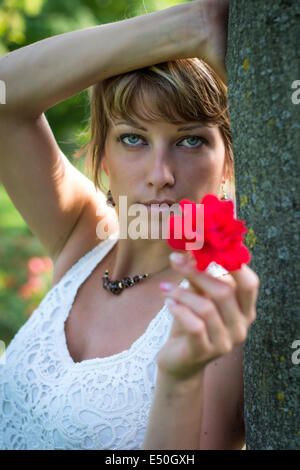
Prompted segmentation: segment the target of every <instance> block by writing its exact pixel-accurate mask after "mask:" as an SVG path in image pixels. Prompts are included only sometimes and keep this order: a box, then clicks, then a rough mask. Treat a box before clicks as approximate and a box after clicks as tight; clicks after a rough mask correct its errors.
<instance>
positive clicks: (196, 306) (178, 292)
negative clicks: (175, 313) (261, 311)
mask: <svg viewBox="0 0 300 470" xmlns="http://www.w3.org/2000/svg"><path fill="white" fill-rule="evenodd" d="M168 296H169V297H170V298H172V299H174V300H176V301H179V302H181V303H182V304H184V305H187V306H188V307H189V308H190V309H191V310H193V311H194V312H195V313H196V314H198V315H201V313H202V312H205V311H207V310H210V309H212V301H211V300H209V299H207V298H205V297H202V296H201V295H199V294H196V293H194V292H191V291H190V290H189V289H184V288H181V287H177V288H176V289H174V290H171V291H170V292H168ZM215 303H216V305H217V307H218V310H219V312H220V319H221V321H222V322H223V324H224V326H226V327H228V328H229V329H230V330H231V331H234V329H235V327H236V325H237V323H238V321H239V317H240V315H241V312H240V307H239V305H238V302H237V300H236V298H235V297H234V296H233V295H229V296H227V297H225V296H224V297H223V298H222V299H217V300H216V301H215Z"/></svg>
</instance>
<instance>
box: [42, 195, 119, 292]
mask: <svg viewBox="0 0 300 470" xmlns="http://www.w3.org/2000/svg"><path fill="white" fill-rule="evenodd" d="M98 224H102V226H103V225H105V224H109V227H110V230H111V231H113V232H115V231H116V230H117V228H118V221H117V216H116V214H115V212H114V210H113V209H111V208H108V207H107V204H106V200H105V196H104V194H103V193H101V192H100V191H99V192H97V193H96V192H95V193H94V194H92V195H91V197H90V198H89V199H88V201H87V203H86V205H85V207H84V210H83V211H82V214H81V216H80V218H79V219H78V221H77V224H76V225H75V227H74V229H73V231H72V233H71V235H70V237H69V239H68V241H67V243H66V244H65V246H64V247H63V249H62V251H61V252H60V253H59V255H58V256H57V257H56V259H54V260H53V265H54V268H53V277H52V284H51V287H53V286H54V285H55V284H57V283H58V282H59V281H60V279H61V278H62V277H63V276H64V275H65V274H66V272H67V271H68V270H69V269H70V268H71V267H72V266H73V265H74V264H75V263H76V262H77V261H78V260H79V259H80V258H82V257H83V256H84V255H85V254H86V253H88V252H89V251H91V250H92V249H93V248H94V247H95V246H96V245H98V244H99V243H102V242H103V241H104V240H105V239H106V238H107V236H108V235H107V236H103V234H102V231H100V230H99V226H98ZM101 237H102V238H101Z"/></svg>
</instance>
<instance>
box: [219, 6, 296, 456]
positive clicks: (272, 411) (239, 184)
mask: <svg viewBox="0 0 300 470" xmlns="http://www.w3.org/2000/svg"><path fill="white" fill-rule="evenodd" d="M299 21H300V2H299V1H298V0H294V1H292V0H267V1H263V2H262V1H261V0H252V1H249V0H230V12H229V25H228V46H227V55H226V67H227V73H228V93H229V109H230V117H231V128H232V135H233V150H234V158H235V174H236V198H237V199H236V203H237V217H238V218H239V219H243V220H245V222H246V225H247V227H248V232H247V233H246V236H245V243H246V245H247V246H248V248H249V249H250V251H251V256H252V261H251V263H250V264H249V266H250V267H251V268H252V269H253V270H254V271H255V272H256V273H257V274H258V276H259V278H260V281H261V285H260V290H259V297H258V302H257V319H256V321H255V322H254V323H253V324H252V325H251V327H250V330H249V334H248V338H247V340H246V342H245V344H244V360H243V363H244V382H245V407H244V414H245V426H246V449H247V450H252V449H270V450H277V449H300V419H299V418H300V416H299V415H300V406H299V405H300V394H299V391H300V386H299V379H300V321H299V320H300V309H299V295H298V294H299V291H300V289H299V281H298V280H299V264H300V263H299V256H298V252H299V206H300V204H299V184H297V183H298V181H299V154H300V141H299V130H300V124H299V111H300V104H299V102H300V92H298V93H297V88H296V87H297V86H298V87H300V72H299V51H300V44H299V37H300V28H299ZM296 81H299V82H298V83H296ZM298 89H299V88H298ZM297 117H298V119H297ZM297 341H298V342H297ZM297 350H298V354H297Z"/></svg>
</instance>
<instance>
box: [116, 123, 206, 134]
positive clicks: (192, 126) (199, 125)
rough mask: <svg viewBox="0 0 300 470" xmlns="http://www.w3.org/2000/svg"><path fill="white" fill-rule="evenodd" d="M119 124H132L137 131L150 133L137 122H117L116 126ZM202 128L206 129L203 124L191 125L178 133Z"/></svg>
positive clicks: (181, 128)
mask: <svg viewBox="0 0 300 470" xmlns="http://www.w3.org/2000/svg"><path fill="white" fill-rule="evenodd" d="M119 124H126V125H128V124H130V125H132V126H133V127H135V128H136V129H140V130H141V131H145V132H148V131H147V129H146V128H145V127H142V126H139V125H138V123H137V122H135V121H119V122H116V125H119ZM200 127H205V126H204V125H203V124H190V125H188V126H185V127H180V129H178V132H180V131H188V130H190V129H197V128H200Z"/></svg>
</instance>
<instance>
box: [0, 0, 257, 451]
mask: <svg viewBox="0 0 300 470" xmlns="http://www.w3.org/2000/svg"><path fill="white" fill-rule="evenodd" d="M226 11H227V3H226V2H218V1H214V2H198V1H197V2H190V3H186V4H181V5H176V6H175V7H172V8H168V9H166V10H162V11H160V12H156V13H151V14H148V15H144V16H140V17H136V18H132V19H129V20H125V21H121V22H117V23H112V24H109V25H103V26H97V27H95V28H88V29H84V30H79V31H74V32H71V33H67V34H62V35H59V36H55V37H53V38H48V39H46V40H44V41H39V42H37V43H34V44H32V45H30V46H27V47H25V48H22V49H19V50H17V51H15V52H13V53H10V54H8V55H6V56H4V57H3V58H2V59H1V61H0V70H1V78H2V79H4V80H5V82H7V84H9V86H7V99H6V101H7V105H6V107H5V110H4V111H3V108H2V109H1V115H0V119H1V126H0V128H1V130H0V132H1V145H2V149H3V152H2V155H1V162H0V165H1V166H0V177H1V181H2V183H3V185H4V187H5V189H6V190H7V192H8V194H9V195H10V197H11V199H12V201H13V202H14V204H15V206H16V207H17V209H18V210H19V211H20V213H21V214H22V216H23V217H24V219H25V221H26V222H27V223H28V225H29V226H30V228H31V229H32V231H33V233H35V234H36V236H37V237H38V238H39V239H40V241H41V242H42V243H43V245H44V247H45V249H46V250H47V252H48V253H49V255H50V256H51V257H52V259H53V262H54V273H53V283H52V289H51V290H50V291H49V292H48V294H47V296H46V297H45V298H44V300H43V301H42V302H41V304H40V306H39V307H38V308H37V309H36V310H35V311H34V312H33V314H32V315H31V317H30V318H29V320H28V321H27V322H26V323H25V325H24V326H23V327H22V328H21V329H20V330H19V332H18V333H17V335H16V336H15V337H14V339H13V340H12V342H11V343H10V345H9V347H8V348H7V351H6V365H5V366H3V367H2V369H1V370H0V397H1V408H0V409H1V411H0V418H1V422H2V427H1V431H0V448H3V449H141V448H150V449H240V448H242V446H243V443H244V423H243V416H242V410H243V377H242V343H243V342H244V340H245V339H246V336H247V331H248V328H249V326H250V324H251V323H252V322H253V321H254V320H255V317H256V311H255V303H256V298H257V292H258V285H259V279H258V276H257V275H256V274H255V273H254V272H253V271H252V270H251V269H250V268H249V267H248V266H246V265H243V266H242V268H241V269H240V270H238V271H235V272H232V273H230V274H229V273H227V274H226V271H224V270H222V269H221V268H220V267H218V266H217V265H216V266H213V265H211V266H210V267H209V269H208V270H207V272H206V273H200V272H198V271H196V269H195V267H194V265H193V263H192V260H191V259H190V257H189V256H187V255H185V259H186V261H187V262H186V263H185V264H178V263H176V262H175V260H170V259H169V255H170V254H171V251H172V250H171V248H170V246H169V245H168V244H167V243H166V240H164V239H153V238H144V239H142V238H137V239H133V238H131V237H127V238H121V237H120V236H119V235H120V232H119V228H120V225H121V223H123V222H124V220H123V217H124V214H123V215H121V211H120V207H119V205H118V201H119V197H120V196H126V197H127V205H128V208H130V207H131V205H132V204H134V203H142V204H147V203H150V202H151V201H153V200H157V201H163V200H168V202H169V203H172V202H175V203H177V202H179V201H180V200H181V199H183V198H188V199H190V200H194V201H196V202H199V201H200V200H201V198H202V196H203V195H204V194H206V193H214V194H216V195H220V196H222V182H226V181H230V179H231V181H233V161H232V151H231V143H230V132H229V122H228V112H227V105H226V88H225V87H224V85H223V84H222V82H221V80H220V79H219V78H218V76H217V75H216V74H215V73H214V72H213V70H212V69H210V68H209V66H207V65H206V64H205V63H204V62H203V61H201V60H199V59H197V58H195V57H196V56H198V57H205V59H206V61H207V62H209V63H210V64H211V65H212V66H214V67H215V69H216V70H217V71H218V72H219V73H220V75H223V76H225V74H224V66H223V62H222V60H223V59H224V54H223V52H222V51H224V49H225V48H224V42H225V35H224V31H225V30H226V27H225V26H226V25H224V22H226V15H225V13H226ZM224 18H225V19H224ZM222 19H223V20H222ZM137 38H138V41H137ZM212 38H213V39H212ZM145 51H147V54H145ZM222 54H223V55H222ZM222 58H223V59H222ZM82 64H84V66H82ZM153 64H158V65H156V66H155V67H152V66H153ZM21 85H22V86H21ZM90 85H94V86H93V90H92V101H91V139H90V142H89V144H88V145H87V148H85V149H84V150H87V155H88V162H90V163H92V166H93V171H94V174H93V176H94V183H96V184H95V185H92V184H91V182H90V181H89V179H88V178H86V177H85V176H84V175H82V174H81V173H80V172H78V171H77V170H76V169H75V168H74V167H73V166H72V165H71V164H70V163H69V162H68V160H67V159H66V157H65V156H64V155H63V154H62V152H61V151H60V149H59V148H58V146H57V144H56V142H55V140H54V138H53V135H52V134H51V131H50V129H49V126H48V124H47V121H46V118H45V115H44V114H43V113H44V111H45V110H46V109H47V108H49V107H50V106H53V105H54V104H56V103H57V102H59V101H61V100H63V99H66V98H67V97H69V96H71V95H73V94H74V93H77V92H79V91H81V90H83V89H85V88H87V87H89V86H90ZM121 122H122V123H121ZM124 122H125V123H124ZM196 124H197V126H198V127H197V128H194V129H185V130H179V129H181V128H182V127H187V126H190V125H193V126H194V125H196ZM199 125H200V126H201V127H199ZM133 126H134V127H133ZM141 128H143V129H141ZM195 140H196V142H195ZM78 154H80V152H78ZM100 168H102V169H103V170H104V171H105V172H106V174H107V177H108V181H109V187H110V191H111V192H110V193H109V194H108V201H109V202H110V204H116V206H115V208H116V212H114V210H113V209H110V210H109V211H108V210H107V209H106V207H105V204H104V203H103V198H102V196H101V194H102V193H99V192H98V191H97V190H96V188H97V181H98V175H99V170H100ZM153 213H154V209H153V210H149V212H148V209H147V214H149V218H150V216H151V217H152V215H153ZM126 215H129V213H128V214H126ZM99 217H100V219H99ZM130 221H131V219H130V217H128V219H127V222H126V223H127V228H128V227H129V222H130ZM98 223H105V224H106V225H108V229H109V231H110V235H107V236H106V237H105V236H104V237H103V238H102V239H100V242H99V230H97V228H98ZM158 223H160V222H158ZM156 225H157V223H156ZM100 231H101V233H103V232H102V230H100ZM106 270H108V279H107V277H106ZM224 273H225V274H226V275H225V276H222V277H220V276H221V274H224ZM147 274H149V276H148V278H147V276H146V275H147ZM140 275H141V276H143V275H144V276H145V277H144V278H143V279H142V280H140V282H137V281H138V279H139V277H136V276H140ZM125 277H130V283H129V284H131V285H130V286H129V288H127V289H125V288H123V286H124V283H126V281H124V282H123V283H121V284H119V282H121V280H122V279H123V278H125ZM102 278H104V279H103V284H102V281H101V279H102ZM218 278H219V279H218ZM116 280H118V282H117V283H116V282H115V283H114V282H112V281H116ZM162 282H163V284H161V283H162ZM118 287H119V288H120V289H121V291H119V292H118ZM172 287H173V289H172V290H170V288H172ZM116 293H118V295H116ZM167 297H168V299H173V300H174V301H176V304H175V306H172V305H170V301H169V302H168V303H167V302H166V298H167Z"/></svg>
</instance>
